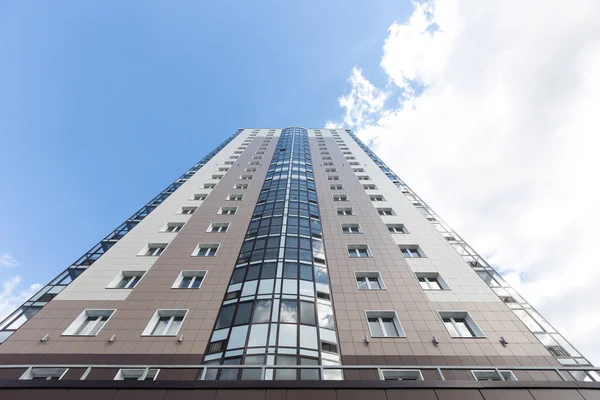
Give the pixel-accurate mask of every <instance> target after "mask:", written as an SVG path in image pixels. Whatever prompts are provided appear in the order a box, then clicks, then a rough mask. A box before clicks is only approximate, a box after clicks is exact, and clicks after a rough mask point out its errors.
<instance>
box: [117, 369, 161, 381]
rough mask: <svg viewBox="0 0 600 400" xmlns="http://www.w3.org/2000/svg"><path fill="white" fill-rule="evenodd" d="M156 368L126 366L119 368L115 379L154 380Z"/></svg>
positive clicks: (156, 373)
mask: <svg viewBox="0 0 600 400" xmlns="http://www.w3.org/2000/svg"><path fill="white" fill-rule="evenodd" d="M158 371H159V370H158V369H154V368H127V369H120V370H119V372H117V375H116V376H115V380H116V381H154V380H156V377H157V376H158Z"/></svg>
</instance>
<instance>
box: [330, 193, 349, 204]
mask: <svg viewBox="0 0 600 400" xmlns="http://www.w3.org/2000/svg"><path fill="white" fill-rule="evenodd" d="M336 198H339V200H338V199H336ZM332 199H333V201H335V202H341V201H348V196H347V195H345V194H334V195H333V196H332Z"/></svg>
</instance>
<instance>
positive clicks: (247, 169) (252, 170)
mask: <svg viewBox="0 0 600 400" xmlns="http://www.w3.org/2000/svg"><path fill="white" fill-rule="evenodd" d="M244 171H246V172H256V167H246V169H244Z"/></svg>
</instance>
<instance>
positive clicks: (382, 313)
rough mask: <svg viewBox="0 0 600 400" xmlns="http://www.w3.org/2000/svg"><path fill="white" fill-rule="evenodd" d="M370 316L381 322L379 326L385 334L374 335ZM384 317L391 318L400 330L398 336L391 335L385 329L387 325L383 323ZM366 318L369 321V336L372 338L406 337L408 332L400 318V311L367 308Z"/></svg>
mask: <svg viewBox="0 0 600 400" xmlns="http://www.w3.org/2000/svg"><path fill="white" fill-rule="evenodd" d="M369 318H377V319H378V322H379V327H380V329H381V332H382V333H383V334H384V336H374V335H373V332H372V331H371V325H370V323H369ZM383 318H386V319H387V318H391V319H392V322H393V324H394V326H395V328H396V331H397V332H398V336H389V335H388V332H387V331H386V329H385V325H383ZM365 319H366V321H367V326H368V327H369V336H371V337H372V338H406V332H405V331H404V328H403V327H402V324H401V323H400V319H399V318H398V313H396V311H395V310H365Z"/></svg>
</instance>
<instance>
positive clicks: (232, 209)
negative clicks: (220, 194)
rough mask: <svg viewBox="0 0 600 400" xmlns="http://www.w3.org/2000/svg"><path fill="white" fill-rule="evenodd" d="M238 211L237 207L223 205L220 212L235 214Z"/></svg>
mask: <svg viewBox="0 0 600 400" xmlns="http://www.w3.org/2000/svg"><path fill="white" fill-rule="evenodd" d="M236 212H237V207H221V209H220V210H219V214H224V215H233V214H235V213H236Z"/></svg>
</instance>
